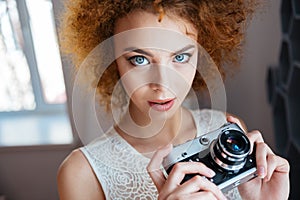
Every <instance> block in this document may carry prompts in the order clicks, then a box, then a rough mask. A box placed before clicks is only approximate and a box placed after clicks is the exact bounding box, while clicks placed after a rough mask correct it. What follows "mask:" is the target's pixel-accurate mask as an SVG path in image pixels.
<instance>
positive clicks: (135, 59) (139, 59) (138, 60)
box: [128, 56, 150, 66]
mask: <svg viewBox="0 0 300 200" xmlns="http://www.w3.org/2000/svg"><path fill="white" fill-rule="evenodd" d="M128 60H129V61H130V62H131V64H133V65H135V66H144V65H148V64H149V63H150V62H149V60H148V59H147V58H145V57H144V56H132V57H130V58H129V59H128Z"/></svg>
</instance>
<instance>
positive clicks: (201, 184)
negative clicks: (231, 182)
mask: <svg viewBox="0 0 300 200" xmlns="http://www.w3.org/2000/svg"><path fill="white" fill-rule="evenodd" d="M199 190H201V192H209V193H211V194H213V196H214V197H215V198H217V199H226V198H225V196H224V195H223V193H222V192H221V190H220V189H219V188H218V187H217V186H216V185H215V184H214V183H212V182H210V181H209V180H207V178H205V177H202V176H199V175H197V176H194V177H193V178H191V179H190V180H188V181H186V182H185V183H183V184H182V185H181V186H180V187H179V188H178V190H177V193H178V194H183V193H195V192H199Z"/></svg>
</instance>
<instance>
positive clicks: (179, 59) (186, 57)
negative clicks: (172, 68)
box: [173, 53, 191, 63]
mask: <svg viewBox="0 0 300 200" xmlns="http://www.w3.org/2000/svg"><path fill="white" fill-rule="evenodd" d="M190 57H191V55H190V54H188V53H182V54H178V55H176V56H175V57H174V60H173V61H174V62H178V63H186V62H188V61H189V60H190Z"/></svg>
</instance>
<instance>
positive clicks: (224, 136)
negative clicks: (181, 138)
mask: <svg viewBox="0 0 300 200" xmlns="http://www.w3.org/2000/svg"><path fill="white" fill-rule="evenodd" d="M250 149H251V144H250V141H249V139H248V138H247V136H246V135H245V134H244V132H243V130H242V129H241V128H240V127H239V126H238V125H237V124H234V123H227V124H225V125H223V126H222V127H220V128H219V129H217V130H215V131H212V132H209V133H207V134H205V135H202V136H200V137H197V138H195V139H193V140H190V141H187V142H186V143H184V144H180V145H178V146H175V147H174V149H173V150H172V152H171V153H170V154H169V155H168V156H167V157H166V158H165V159H164V161H163V166H164V174H165V176H166V177H167V176H168V174H169V173H170V171H171V170H172V167H173V166H174V164H176V163H178V162H202V163H204V164H205V165H206V166H208V167H209V168H211V169H212V170H214V171H215V173H216V175H215V176H214V177H213V178H208V180H210V181H212V182H213V183H215V184H216V185H217V186H218V187H219V188H220V189H221V190H222V192H227V191H229V190H231V189H233V188H234V187H236V186H238V185H240V184H242V183H244V182H247V181H249V180H251V179H253V178H255V177H256V176H257V174H256V162H255V155H254V153H252V154H249V153H250ZM253 152H255V150H253ZM193 176H195V174H187V175H186V176H185V177H184V179H183V181H182V182H185V181H187V180H189V179H190V178H192V177H193Z"/></svg>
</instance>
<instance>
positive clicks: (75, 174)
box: [57, 149, 105, 200]
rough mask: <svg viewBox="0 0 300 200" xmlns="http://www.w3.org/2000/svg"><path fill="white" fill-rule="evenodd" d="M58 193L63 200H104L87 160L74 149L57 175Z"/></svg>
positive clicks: (79, 151)
mask: <svg viewBox="0 0 300 200" xmlns="http://www.w3.org/2000/svg"><path fill="white" fill-rule="evenodd" d="M57 184H58V192H59V196H60V199H61V200H64V199H73V200H81V199H105V198H104V193H103V191H102V188H101V186H100V184H99V182H98V180H97V178H96V176H95V174H94V172H93V170H92V168H91V167H90V165H89V163H88V161H87V159H86V158H85V156H84V155H83V153H82V152H81V150H79V149H76V150H74V151H73V152H71V153H70V154H69V156H68V157H67V158H66V159H65V160H64V161H63V162H62V164H61V165H60V167H59V170H58V174H57Z"/></svg>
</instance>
